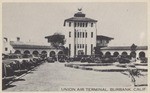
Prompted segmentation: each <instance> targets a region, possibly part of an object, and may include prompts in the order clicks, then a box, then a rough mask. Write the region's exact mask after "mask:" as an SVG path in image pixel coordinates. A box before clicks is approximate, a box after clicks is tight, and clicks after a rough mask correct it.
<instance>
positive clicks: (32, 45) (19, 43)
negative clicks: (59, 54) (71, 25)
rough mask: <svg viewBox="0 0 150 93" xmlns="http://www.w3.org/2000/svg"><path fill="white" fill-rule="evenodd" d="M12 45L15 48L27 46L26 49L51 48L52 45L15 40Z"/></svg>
mask: <svg viewBox="0 0 150 93" xmlns="http://www.w3.org/2000/svg"><path fill="white" fill-rule="evenodd" d="M11 45H12V47H13V48H25V49H51V48H52V47H51V46H46V45H34V44H25V43H22V42H14V41H11Z"/></svg>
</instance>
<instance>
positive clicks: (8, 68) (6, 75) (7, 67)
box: [2, 60, 15, 87]
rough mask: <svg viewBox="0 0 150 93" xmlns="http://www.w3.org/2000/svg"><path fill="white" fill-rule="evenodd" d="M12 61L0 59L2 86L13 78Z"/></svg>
mask: <svg viewBox="0 0 150 93" xmlns="http://www.w3.org/2000/svg"><path fill="white" fill-rule="evenodd" d="M13 65H14V62H13V61H5V60H2V87H4V86H5V85H6V84H7V83H9V82H10V81H11V80H13V79H14V78H15V75H14V68H13Z"/></svg>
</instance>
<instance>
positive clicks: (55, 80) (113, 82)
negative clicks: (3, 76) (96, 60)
mask: <svg viewBox="0 0 150 93" xmlns="http://www.w3.org/2000/svg"><path fill="white" fill-rule="evenodd" d="M131 86H132V83H131V79H130V78H129V77H128V76H126V75H124V74H121V73H120V72H97V71H88V70H81V69H74V68H69V67H65V66H64V63H44V64H42V65H41V66H39V67H37V68H36V69H35V70H34V71H31V72H30V73H29V74H27V75H25V76H24V77H22V78H21V79H20V80H18V81H15V82H14V83H12V84H11V85H10V87H9V88H7V89H5V90H4V91H24V92H25V91H59V90H60V88H63V87H131Z"/></svg>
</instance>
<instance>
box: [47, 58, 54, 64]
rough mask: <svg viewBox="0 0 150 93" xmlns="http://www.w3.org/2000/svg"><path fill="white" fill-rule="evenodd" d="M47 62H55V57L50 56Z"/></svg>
mask: <svg viewBox="0 0 150 93" xmlns="http://www.w3.org/2000/svg"><path fill="white" fill-rule="evenodd" d="M47 62H48V63H54V62H55V58H53V57H48V58H47Z"/></svg>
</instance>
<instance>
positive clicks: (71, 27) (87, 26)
mask: <svg viewBox="0 0 150 93" xmlns="http://www.w3.org/2000/svg"><path fill="white" fill-rule="evenodd" d="M64 35H65V39H66V44H65V47H68V48H69V50H70V56H71V57H74V56H77V55H92V54H94V47H96V46H97V43H102V42H97V41H99V40H97V20H95V19H91V18H87V17H86V15H85V14H84V13H82V12H81V10H79V12H77V13H75V14H74V17H71V18H68V19H66V20H65V21H64ZM100 37H101V36H100ZM108 38H109V37H108ZM111 39H112V38H109V39H108V40H111ZM105 41H106V39H105ZM104 43H105V44H106V43H108V42H103V44H104Z"/></svg>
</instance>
